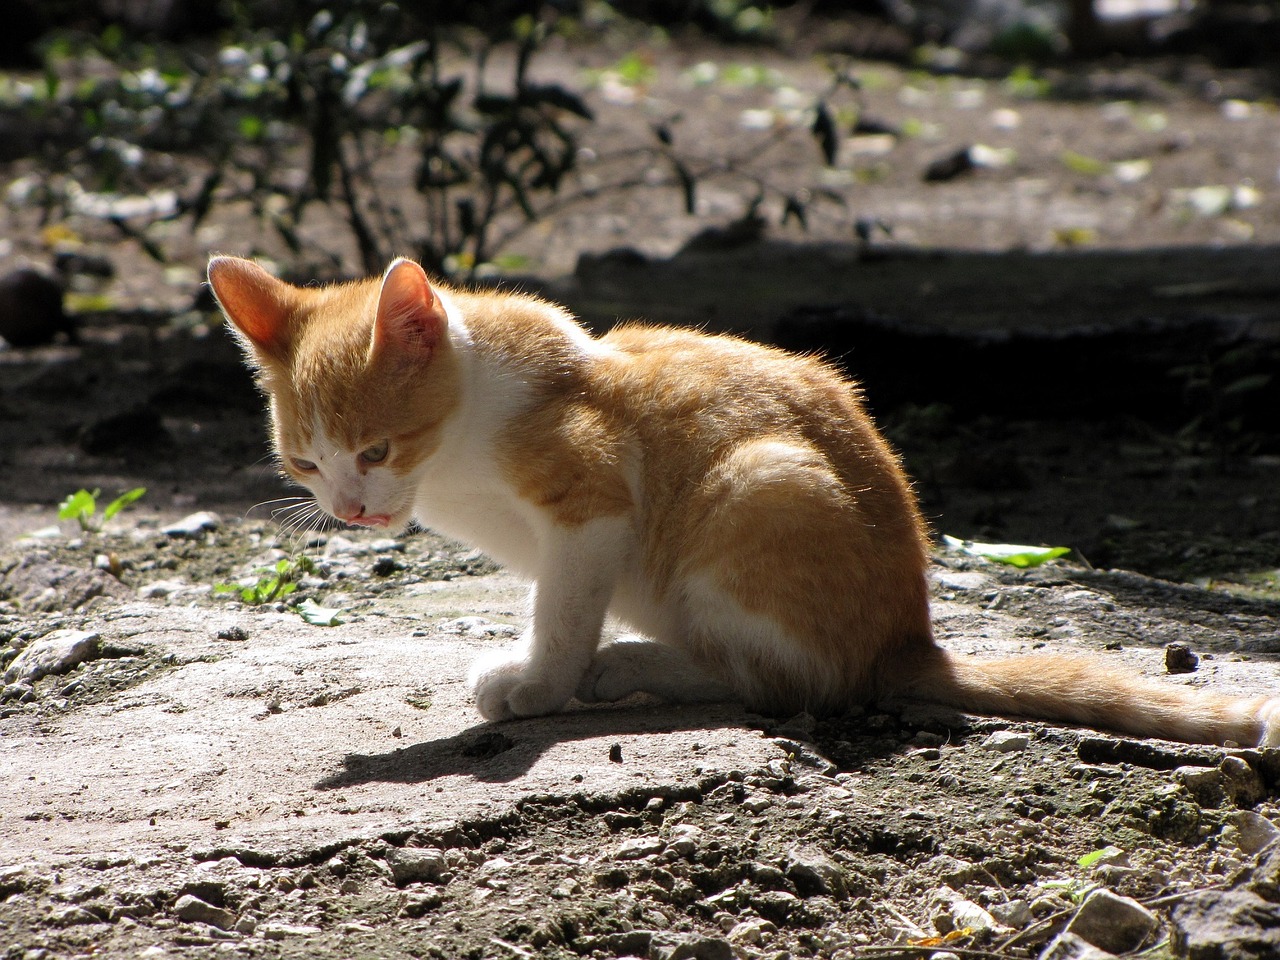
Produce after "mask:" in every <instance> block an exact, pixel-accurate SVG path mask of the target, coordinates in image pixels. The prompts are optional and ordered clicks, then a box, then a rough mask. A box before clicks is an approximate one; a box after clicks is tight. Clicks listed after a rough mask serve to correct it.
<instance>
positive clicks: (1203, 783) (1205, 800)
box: [1173, 767, 1226, 807]
mask: <svg viewBox="0 0 1280 960" xmlns="http://www.w3.org/2000/svg"><path fill="white" fill-rule="evenodd" d="M1173 776H1174V779H1175V780H1177V781H1178V782H1179V783H1181V784H1182V785H1183V786H1184V787H1186V788H1187V792H1188V793H1189V794H1191V797H1192V799H1193V800H1195V802H1196V803H1198V804H1200V806H1202V807H1217V806H1219V805H1220V804H1221V803H1222V801H1223V799H1224V798H1225V796H1226V793H1225V790H1224V789H1223V788H1224V784H1223V782H1222V771H1221V770H1218V769H1215V768H1213V767H1178V769H1176V770H1174V771H1173Z"/></svg>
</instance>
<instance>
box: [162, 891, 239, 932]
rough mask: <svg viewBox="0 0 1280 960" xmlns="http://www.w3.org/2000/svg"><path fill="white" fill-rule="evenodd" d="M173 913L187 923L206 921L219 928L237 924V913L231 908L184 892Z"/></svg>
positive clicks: (227, 927)
mask: <svg viewBox="0 0 1280 960" xmlns="http://www.w3.org/2000/svg"><path fill="white" fill-rule="evenodd" d="M173 913H174V916H176V917H177V918H178V919H179V920H185V921H186V922H187V923H205V924H208V925H209V926H211V927H217V928H218V929H219V930H230V929H231V928H233V927H234V926H235V924H236V915H235V914H234V913H232V912H231V911H230V910H224V909H223V908H222V907H215V906H214V905H213V904H211V903H205V902H204V901H203V900H201V899H200V898H199V897H194V896H192V895H191V894H189V893H188V894H184V895H183V896H181V897H179V898H178V902H177V903H175V904H174V905H173Z"/></svg>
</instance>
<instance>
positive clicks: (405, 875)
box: [387, 847, 449, 887]
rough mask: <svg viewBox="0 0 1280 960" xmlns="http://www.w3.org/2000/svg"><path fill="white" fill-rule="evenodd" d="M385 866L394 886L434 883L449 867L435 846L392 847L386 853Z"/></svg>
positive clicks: (441, 852) (442, 854)
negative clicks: (389, 871)
mask: <svg viewBox="0 0 1280 960" xmlns="http://www.w3.org/2000/svg"><path fill="white" fill-rule="evenodd" d="M387 866H389V867H390V868H391V877H392V879H393V880H395V882H396V886H398V887H403V886H404V885H405V884H409V883H436V882H438V881H439V880H440V877H441V875H442V874H444V873H445V872H446V871H447V870H448V869H449V861H448V860H446V859H445V855H444V852H443V851H441V850H437V849H436V848H435V847H394V848H392V849H391V850H390V851H388V853H387Z"/></svg>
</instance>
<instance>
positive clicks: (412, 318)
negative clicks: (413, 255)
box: [369, 258, 449, 359]
mask: <svg viewBox="0 0 1280 960" xmlns="http://www.w3.org/2000/svg"><path fill="white" fill-rule="evenodd" d="M448 322H449V321H448V316H447V315H446V313H445V309H444V304H443V303H441V302H440V298H439V297H438V296H436V292H435V291H434V290H432V289H431V284H430V282H429V281H428V280H427V274H426V272H425V271H424V270H423V269H422V267H420V266H418V265H417V264H416V263H414V262H413V261H412V260H405V259H403V258H401V259H399V260H396V261H394V262H393V263H392V264H391V266H389V267H387V272H386V273H385V274H383V276H382V290H381V291H380V292H379V293H378V312H377V314H376V316H375V319H374V323H373V342H372V343H371V344H370V345H369V355H370V357H371V358H372V357H377V356H379V355H381V354H383V353H385V352H387V351H392V352H394V353H396V354H399V355H400V356H402V357H406V358H409V359H415V358H419V359H425V358H426V357H428V356H430V355H431V352H432V351H433V350H434V349H435V348H436V347H437V346H438V345H439V344H440V341H441V340H442V339H444V335H445V328H446V327H447V326H448Z"/></svg>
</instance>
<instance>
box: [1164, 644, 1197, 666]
mask: <svg viewBox="0 0 1280 960" xmlns="http://www.w3.org/2000/svg"><path fill="white" fill-rule="evenodd" d="M1199 666H1200V658H1199V657H1197V656H1196V655H1195V653H1193V652H1192V650H1191V648H1190V647H1189V646H1187V645H1186V644H1185V643H1171V644H1169V645H1168V646H1166V647H1165V648H1164V668H1165V670H1167V671H1168V672H1169V673H1193V672H1195V670H1196V668H1198V667H1199Z"/></svg>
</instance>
